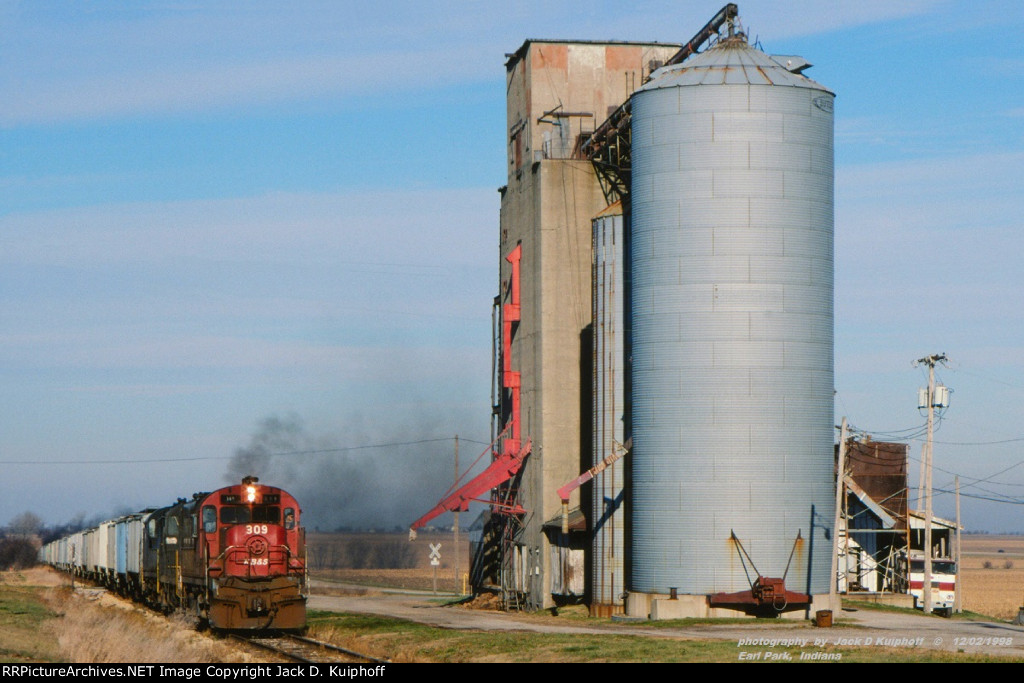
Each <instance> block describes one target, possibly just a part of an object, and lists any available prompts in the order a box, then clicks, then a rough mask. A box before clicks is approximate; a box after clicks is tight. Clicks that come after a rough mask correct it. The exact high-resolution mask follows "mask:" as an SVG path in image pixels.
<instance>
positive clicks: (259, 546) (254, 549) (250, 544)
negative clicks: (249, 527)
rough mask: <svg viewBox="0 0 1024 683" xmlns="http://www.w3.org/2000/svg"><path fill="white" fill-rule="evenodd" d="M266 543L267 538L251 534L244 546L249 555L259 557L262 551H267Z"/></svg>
mask: <svg viewBox="0 0 1024 683" xmlns="http://www.w3.org/2000/svg"><path fill="white" fill-rule="evenodd" d="M268 545H269V544H268V543H267V539H265V538H263V537H262V536H253V537H252V538H250V539H249V540H248V541H247V542H246V544H245V547H246V549H247V550H248V551H249V553H250V554H251V555H255V556H256V557H259V556H260V555H262V554H263V553H265V552H267V547H268Z"/></svg>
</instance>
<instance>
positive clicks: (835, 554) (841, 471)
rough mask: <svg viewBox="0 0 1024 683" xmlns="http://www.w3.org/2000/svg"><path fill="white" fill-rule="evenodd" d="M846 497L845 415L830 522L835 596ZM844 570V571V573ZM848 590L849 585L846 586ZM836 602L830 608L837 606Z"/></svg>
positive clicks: (840, 437) (831, 588)
mask: <svg viewBox="0 0 1024 683" xmlns="http://www.w3.org/2000/svg"><path fill="white" fill-rule="evenodd" d="M845 499H846V417H845V416H844V417H843V422H842V424H841V425H840V427H839V462H838V463H837V464H836V516H835V520H834V522H833V524H832V585H831V586H830V587H829V593H830V594H831V595H832V596H835V595H836V594H837V593H838V592H839V571H838V564H839V518H840V516H841V515H842V511H843V501H844V500H845ZM843 535H844V536H849V535H850V530H849V529H845V530H844V531H843ZM845 574H846V572H845V571H844V575H845ZM847 591H849V586H847ZM838 605H839V603H838V602H836V603H835V604H834V605H833V606H832V609H835V608H836V607H838Z"/></svg>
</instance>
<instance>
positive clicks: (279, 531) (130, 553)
mask: <svg viewBox="0 0 1024 683" xmlns="http://www.w3.org/2000/svg"><path fill="white" fill-rule="evenodd" d="M300 513H301V510H300V509H299V506H298V503H297V502H296V500H295V498H293V497H292V496H291V495H289V494H288V493H287V492H285V491H283V490H281V489H279V488H275V487H273V486H264V485H261V484H260V483H259V480H258V479H257V478H256V477H246V478H244V479H243V480H242V483H241V484H239V485H235V486H228V487H226V488H222V489H218V490H216V491H213V492H212V493H196V494H193V496H192V499H191V500H186V499H184V498H179V499H178V501H177V502H176V503H175V504H174V505H171V506H169V507H163V508H159V509H153V508H150V509H146V510H143V511H142V512H137V513H134V514H130V515H125V516H123V517H119V518H117V519H112V520H109V521H106V522H102V523H101V524H100V525H99V526H96V527H93V528H91V529H84V530H82V531H78V532H76V533H74V534H71V535H69V536H65V537H64V538H61V539H59V540H56V541H53V542H52V543H49V544H47V545H45V546H43V547H42V548H41V549H40V551H39V559H40V561H42V562H44V563H46V564H50V565H52V566H54V567H57V568H58V569H61V570H64V571H67V572H70V573H72V574H73V575H75V576H80V577H82V578H85V579H90V580H93V581H96V582H98V583H100V584H102V585H104V586H107V587H109V588H110V589H112V590H114V591H116V592H118V593H120V594H122V595H125V596H128V597H131V598H133V599H135V600H137V601H139V602H142V603H145V604H147V605H149V606H151V607H153V608H155V609H158V610H161V611H164V612H166V613H170V612H174V611H180V612H185V613H187V614H190V615H192V616H195V617H197V618H198V619H199V620H200V622H203V623H207V624H208V625H209V626H210V627H211V628H214V629H223V630H250V631H251V630H263V629H285V630H300V629H302V628H304V627H305V625H306V592H307V580H306V557H305V531H304V529H303V528H302V526H301V525H300V523H299V515H300Z"/></svg>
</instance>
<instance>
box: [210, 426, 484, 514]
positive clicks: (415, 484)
mask: <svg viewBox="0 0 1024 683" xmlns="http://www.w3.org/2000/svg"><path fill="white" fill-rule="evenodd" d="M350 423H351V424H350V425H349V427H348V428H347V430H346V433H345V437H344V438H341V437H338V436H313V435H310V434H309V433H308V432H307V430H306V428H305V426H304V425H303V423H302V420H300V419H299V417H298V416H295V415H289V416H287V417H278V416H272V417H268V418H266V419H264V420H262V421H261V422H260V423H259V425H258V429H257V431H256V433H255V434H254V435H253V436H252V437H251V440H250V442H249V445H248V446H246V447H244V448H238V449H237V450H236V451H235V454H234V456H233V457H232V458H231V460H230V462H229V465H228V469H227V473H226V474H225V477H226V479H227V481H228V482H229V483H236V482H240V481H241V480H242V477H244V476H247V475H253V476H257V477H259V479H260V483H262V484H267V485H270V486H278V487H280V488H283V489H285V490H286V491H288V492H289V493H291V494H292V495H293V496H295V498H296V499H298V501H299V504H300V505H301V506H302V511H303V523H304V525H305V526H306V527H307V528H309V529H311V530H320V531H334V530H337V529H377V530H393V529H396V528H402V529H405V528H408V526H409V524H410V523H411V522H412V521H413V520H415V519H417V518H418V517H420V516H421V515H422V514H424V513H425V512H427V511H428V510H429V509H431V508H432V507H433V506H434V505H435V504H436V503H437V501H438V500H440V498H441V495H442V494H443V493H444V492H445V491H446V490H447V489H448V487H449V486H450V485H451V484H452V480H453V477H454V463H453V457H454V435H455V433H454V432H452V433H449V434H441V433H439V432H438V431H437V429H436V427H434V428H433V429H431V428H429V427H428V426H427V425H411V426H409V427H405V428H398V429H395V428H391V429H388V430H387V431H386V432H385V431H383V430H376V429H373V428H372V427H370V426H367V425H363V424H360V421H359V420H350ZM463 449H464V450H463V453H462V456H461V457H460V462H461V463H463V468H464V467H465V465H466V464H468V463H469V462H471V461H472V459H474V458H475V457H476V456H477V455H478V454H479V451H480V450H481V447H479V446H476V445H474V446H473V447H472V448H469V449H467V448H466V444H465V443H464V444H463ZM439 521H441V522H442V523H446V524H450V523H451V518H450V517H447V518H442V520H439ZM460 522H461V523H468V522H469V520H468V519H467V520H460Z"/></svg>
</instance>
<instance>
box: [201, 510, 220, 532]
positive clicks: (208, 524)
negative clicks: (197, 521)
mask: <svg viewBox="0 0 1024 683" xmlns="http://www.w3.org/2000/svg"><path fill="white" fill-rule="evenodd" d="M203 531H204V532H206V533H208V534H214V533H217V508H215V507H213V506H212V505H207V506H206V507H204V508H203Z"/></svg>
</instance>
